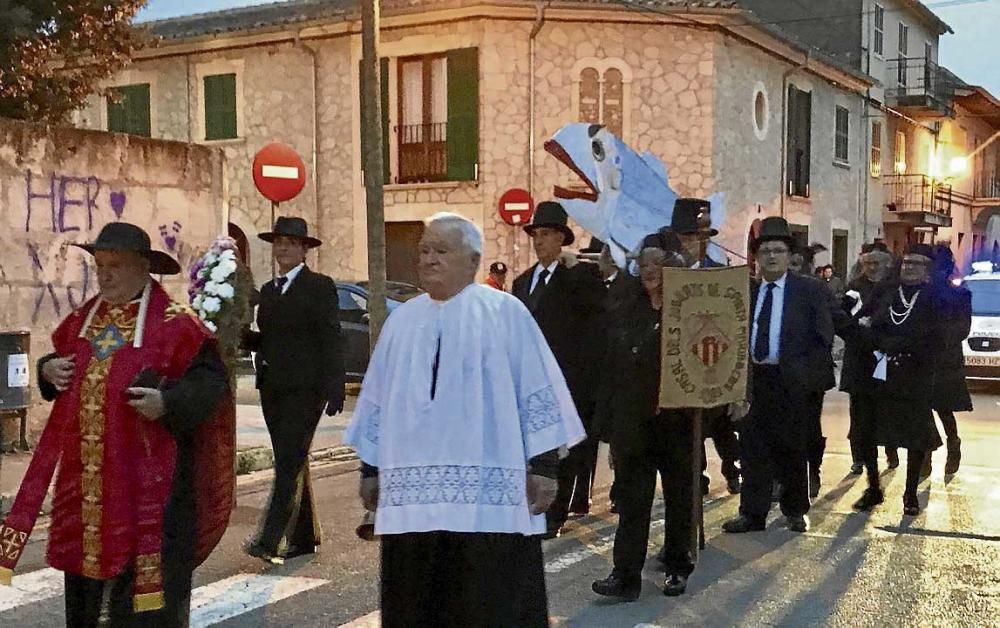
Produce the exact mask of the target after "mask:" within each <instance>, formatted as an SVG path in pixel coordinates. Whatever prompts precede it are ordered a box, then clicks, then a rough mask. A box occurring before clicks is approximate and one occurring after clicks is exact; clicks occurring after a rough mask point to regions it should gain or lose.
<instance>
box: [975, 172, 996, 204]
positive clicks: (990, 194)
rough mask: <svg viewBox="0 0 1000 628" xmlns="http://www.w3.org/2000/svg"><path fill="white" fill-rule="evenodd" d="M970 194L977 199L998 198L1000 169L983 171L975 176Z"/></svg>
mask: <svg viewBox="0 0 1000 628" xmlns="http://www.w3.org/2000/svg"><path fill="white" fill-rule="evenodd" d="M972 195H973V196H974V197H976V198H977V199H1000V171H997V172H984V173H982V174H980V175H979V176H977V177H976V179H975V181H974V183H973V191H972Z"/></svg>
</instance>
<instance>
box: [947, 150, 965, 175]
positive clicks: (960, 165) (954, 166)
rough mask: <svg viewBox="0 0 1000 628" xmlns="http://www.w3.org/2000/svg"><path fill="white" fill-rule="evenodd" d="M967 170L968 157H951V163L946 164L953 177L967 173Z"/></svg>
mask: <svg viewBox="0 0 1000 628" xmlns="http://www.w3.org/2000/svg"><path fill="white" fill-rule="evenodd" d="M968 169H969V158H968V157H962V156H961V155H960V156H958V157H952V158H951V161H950V162H949V163H948V171H949V172H950V173H951V176H953V177H957V176H960V175H963V174H965V173H966V171H968Z"/></svg>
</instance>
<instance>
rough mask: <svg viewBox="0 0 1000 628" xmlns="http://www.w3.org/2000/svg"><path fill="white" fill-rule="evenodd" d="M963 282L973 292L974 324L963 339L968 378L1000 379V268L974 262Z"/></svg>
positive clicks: (990, 264)
mask: <svg viewBox="0 0 1000 628" xmlns="http://www.w3.org/2000/svg"><path fill="white" fill-rule="evenodd" d="M972 271H973V272H972V274H971V275H969V276H968V277H966V278H965V279H964V280H963V282H962V284H963V285H964V286H965V287H966V288H967V289H968V290H969V292H971V293H972V328H971V330H970V331H969V337H968V338H966V339H965V342H963V343H962V352H963V353H964V354H965V374H966V377H967V378H968V379H992V380H1000V272H996V270H995V269H994V267H993V263H992V262H975V263H973V264H972Z"/></svg>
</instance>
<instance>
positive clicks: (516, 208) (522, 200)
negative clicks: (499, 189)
mask: <svg viewBox="0 0 1000 628" xmlns="http://www.w3.org/2000/svg"><path fill="white" fill-rule="evenodd" d="M499 210H500V219H501V220H503V221H504V222H505V223H507V224H508V225H511V226H514V227H516V226H520V225H526V224H528V223H529V222H531V216H532V215H533V214H534V213H535V201H534V199H532V198H531V193H530V192H528V191H527V190H522V189H520V188H513V189H510V190H507V191H506V192H504V193H503V195H501V196H500V203H499Z"/></svg>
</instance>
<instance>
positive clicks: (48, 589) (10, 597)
mask: <svg viewBox="0 0 1000 628" xmlns="http://www.w3.org/2000/svg"><path fill="white" fill-rule="evenodd" d="M62 592H63V575H62V573H61V572H59V571H56V570H55V569H52V568H51V567H46V568H45V569H39V570H38V571H32V572H29V573H26V574H24V575H23V576H14V580H13V582H11V586H9V587H0V613H2V612H4V611H9V610H11V609H12V608H17V607H18V606H24V605H25V604H32V603H34V602H42V601H44V600H47V599H49V598H50V597H55V596H57V595H61V594H62Z"/></svg>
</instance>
